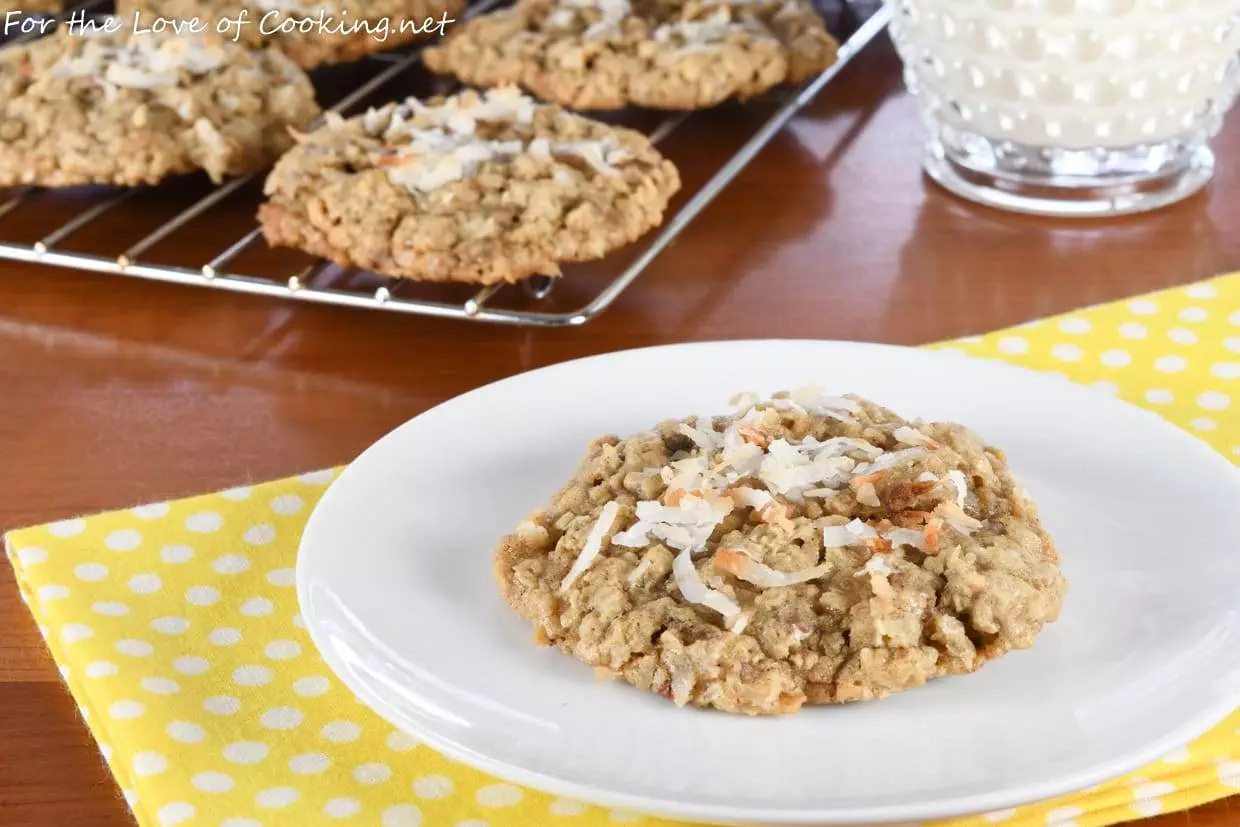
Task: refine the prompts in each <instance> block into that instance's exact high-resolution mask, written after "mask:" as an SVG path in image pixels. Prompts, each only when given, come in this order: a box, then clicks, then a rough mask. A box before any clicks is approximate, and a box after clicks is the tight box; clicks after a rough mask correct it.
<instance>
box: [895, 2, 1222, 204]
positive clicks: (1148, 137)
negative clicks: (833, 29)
mask: <svg viewBox="0 0 1240 827" xmlns="http://www.w3.org/2000/svg"><path fill="white" fill-rule="evenodd" d="M888 4H889V5H890V6H891V7H892V12H893V19H892V34H893V37H894V38H895V41H896V45H897V47H898V49H899V51H900V55H901V57H902V58H903V60H904V63H905V79H906V82H907V84H908V86H909V88H910V89H911V90H912V91H913V92H915V93H916V94H917V95H919V97H920V104H921V107H922V113H923V115H924V118H925V121H926V124H927V127H928V129H929V131H930V135H929V141H928V144H927V151H926V159H925V165H926V169H927V171H928V172H929V173H930V174H931V175H932V176H933V177H934V178H935V179H936V180H938V181H940V183H943V184H944V185H946V186H948V187H949V188H950V189H952V190H954V191H956V192H958V193H959V194H961V195H964V196H966V197H970V198H973V199H974V200H979V201H982V202H984V203H988V204H991V205H993V206H999V207H1005V208H1008V209H1016V210H1021V211H1026V212H1039V213H1050V214H1061V215H1113V214H1117V213H1123V212H1135V211H1138V210H1144V209H1151V208H1153V207H1157V206H1161V205H1163V204H1166V203H1170V202H1172V201H1175V200H1178V199H1180V198H1183V197H1186V196H1187V195H1190V194H1192V193H1193V192H1195V191H1196V190H1197V189H1200V188H1201V186H1203V185H1204V184H1205V183H1206V181H1208V180H1209V178H1210V175H1211V174H1212V172H1213V156H1212V155H1211V154H1210V150H1209V140H1210V139H1211V138H1212V137H1213V136H1214V135H1215V134H1216V133H1217V132H1218V130H1219V128H1220V125H1221V122H1222V118H1223V115H1224V114H1225V113H1226V111H1227V109H1228V108H1229V107H1230V106H1231V104H1232V102H1233V101H1234V99H1235V97H1236V92H1237V88H1238V87H1240V56H1238V54H1237V53H1238V51H1240V0H888Z"/></svg>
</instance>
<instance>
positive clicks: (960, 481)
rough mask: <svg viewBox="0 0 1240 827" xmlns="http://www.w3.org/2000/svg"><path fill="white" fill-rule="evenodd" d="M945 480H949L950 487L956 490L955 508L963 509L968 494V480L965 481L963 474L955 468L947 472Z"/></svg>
mask: <svg viewBox="0 0 1240 827" xmlns="http://www.w3.org/2000/svg"><path fill="white" fill-rule="evenodd" d="M947 478H948V479H949V480H951V483H952V485H953V486H955V488H956V507H957V508H964V498H965V497H966V496H967V495H968V493H969V482H968V480H966V479H965V477H964V474H962V473H960V472H959V471H957V470H956V469H955V468H953V469H952V470H950V471H948V472H947Z"/></svg>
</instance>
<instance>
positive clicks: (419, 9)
mask: <svg viewBox="0 0 1240 827" xmlns="http://www.w3.org/2000/svg"><path fill="white" fill-rule="evenodd" d="M465 2H466V0H366V2H364V3H363V2H358V0H312V2H302V0H253V2H246V0H117V11H118V13H119V14H121V15H123V16H125V17H126V18H127V19H132V18H133V15H134V13H135V12H138V13H140V14H141V15H142V16H143V19H150V18H153V17H166V18H171V19H188V18H192V17H198V18H199V19H201V20H204V21H207V22H209V23H210V25H211V26H212V28H214V27H215V26H216V25H217V24H218V22H219V21H221V20H223V19H225V18H229V19H232V20H236V19H237V18H238V16H239V15H242V14H244V15H246V20H247V21H248V23H247V25H245V26H242V27H241V29H240V31H239V32H238V30H237V28H236V27H230V30H229V33H228V34H229V37H233V36H234V35H236V36H238V37H239V38H240V42H241V43H243V44H245V45H248V46H267V45H271V46H275V47H277V48H279V49H280V50H281V51H282V52H284V53H285V54H286V55H288V56H289V57H291V58H292V59H293V61H294V62H295V63H297V65H299V66H301V67H303V68H306V69H311V68H313V67H315V66H322V65H325V64H330V63H348V62H350V61H354V60H359V59H361V58H363V57H365V56H366V55H368V54H372V53H374V52H381V51H384V50H386V49H393V48H395V47H397V46H400V45H402V44H404V43H409V42H412V41H414V40H422V39H427V38H431V37H437V36H439V35H440V34H441V32H440V27H441V26H442V27H443V28H444V29H445V30H447V29H450V28H451V22H452V21H454V19H455V18H456V17H457V15H458V14H459V13H460V12H461V11H462V10H463V9H464V8H465Z"/></svg>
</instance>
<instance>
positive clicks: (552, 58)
mask: <svg viewBox="0 0 1240 827" xmlns="http://www.w3.org/2000/svg"><path fill="white" fill-rule="evenodd" d="M836 49H837V44H836V42H835V41H834V40H833V39H832V37H831V35H830V34H828V33H827V30H826V27H825V26H824V24H823V20H822V17H821V16H820V15H819V14H818V13H817V12H816V11H815V10H814V8H813V6H812V5H811V4H810V2H808V0H737V2H726V3H725V2H717V0H705V1H703V0H518V2H517V4H516V5H515V6H513V7H511V8H508V9H503V10H501V11H495V12H491V13H490V14H485V15H481V16H479V17H477V18H475V19H473V20H471V21H469V22H467V23H464V24H462V25H460V26H457V27H456V28H455V29H453V30H451V31H450V32H449V34H448V37H447V38H445V40H444V41H443V42H441V43H438V44H435V45H434V46H432V47H431V48H429V49H427V51H426V55H425V61H426V65H427V66H428V67H429V68H430V69H432V70H433V71H436V72H440V73H444V74H452V75H455V76H457V77H458V78H460V79H461V80H462V81H464V82H466V83H469V84H473V85H475V86H494V85H498V84H503V83H515V84H518V85H520V86H522V87H524V88H525V89H527V90H529V91H530V92H531V93H533V94H535V95H537V96H538V97H540V98H542V99H544V100H547V101H552V102H555V103H559V104H562V105H564V106H569V107H572V108H574V109H616V108H620V107H623V106H626V105H629V104H635V105H638V106H647V107H653V108H658V109H701V108H705V107H709V106H714V105H715V104H718V103H721V102H722V101H725V100H728V99H730V98H738V99H741V100H743V99H745V98H749V97H753V96H754V95H758V94H761V93H762V92H765V91H766V90H768V89H771V88H772V87H775V86H778V85H780V84H783V83H799V82H801V81H803V80H806V79H808V78H809V77H812V76H813V75H814V74H816V73H818V72H820V71H822V70H823V69H825V68H826V67H827V66H830V65H831V64H832V63H833V62H834V61H835V56H836Z"/></svg>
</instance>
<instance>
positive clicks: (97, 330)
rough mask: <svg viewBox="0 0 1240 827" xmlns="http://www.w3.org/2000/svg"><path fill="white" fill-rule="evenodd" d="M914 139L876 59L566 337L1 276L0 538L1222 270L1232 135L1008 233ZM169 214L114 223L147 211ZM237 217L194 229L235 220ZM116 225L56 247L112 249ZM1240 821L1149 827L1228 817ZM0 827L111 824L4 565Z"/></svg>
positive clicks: (18, 268)
mask: <svg viewBox="0 0 1240 827" xmlns="http://www.w3.org/2000/svg"><path fill="white" fill-rule="evenodd" d="M746 119H747V115H746V114H745V113H744V112H743V111H741V110H738V109H736V108H730V109H729V108H725V109H724V110H722V111H719V112H715V113H710V114H707V115H703V116H701V117H698V118H696V119H695V120H694V121H693V122H691V123H690V124H689V125H688V126H686V127H685V128H684V129H683V130H682V131H681V132H679V133H677V135H676V136H674V138H673V139H672V140H671V141H670V142H669V145H668V153H669V154H670V155H671V157H673V159H675V160H676V161H677V162H678V163H679V164H680V166H681V167H682V169H683V170H684V173H685V177H686V179H687V180H690V181H700V180H702V179H703V178H704V177H705V176H707V175H708V174H709V173H710V171H711V169H712V166H711V165H712V164H717V163H718V162H719V160H720V159H721V158H723V157H725V156H726V155H727V153H728V152H730V151H731V148H734V146H735V144H736V142H737V141H738V140H740V139H743V137H744V135H745V134H746V132H747V131H748V130H749V129H750V128H751V126H752V124H751V123H748V122H747V120H746ZM919 140H920V131H919V121H918V116H917V113H916V110H915V107H914V104H913V102H912V101H911V100H910V99H909V97H908V96H907V95H905V94H904V92H903V91H902V90H901V88H900V72H899V66H898V63H897V61H896V59H895V57H894V55H893V53H892V51H891V49H890V47H889V46H888V45H887V43H886V42H885V41H884V42H883V43H882V44H880V45H878V46H876V47H875V48H873V49H871V50H870V51H869V52H867V53H866V54H863V55H862V56H861V57H860V58H859V59H858V60H857V61H856V62H855V63H854V64H853V65H852V66H850V67H849V68H848V69H847V70H846V72H845V73H844V75H843V76H842V77H841V82H839V83H836V84H833V86H832V88H831V89H830V90H829V93H827V94H824V95H823V96H822V97H821V98H820V99H819V100H818V101H817V102H816V103H814V104H813V105H812V106H811V107H810V108H809V110H808V111H807V112H805V113H804V114H803V115H802V116H800V117H798V118H797V119H796V120H795V122H794V123H792V124H791V125H790V127H789V128H788V129H787V130H786V131H785V132H784V133H783V134H781V135H780V136H779V137H778V138H777V139H776V140H775V141H774V142H773V143H772V144H771V145H770V146H769V147H768V148H767V149H766V150H765V151H764V152H763V153H762V154H761V155H760V156H759V157H758V159H757V160H756V161H755V162H754V163H753V165H752V166H751V167H749V168H748V169H747V170H746V171H745V172H744V173H743V174H742V175H741V176H740V178H739V179H738V180H736V181H735V183H734V184H733V185H732V186H731V187H730V188H729V189H728V190H727V191H725V192H724V193H723V195H722V196H720V198H719V199H718V200H717V201H716V202H715V203H714V204H712V205H711V206H710V207H709V208H708V209H707V210H706V211H705V212H704V213H703V214H702V215H701V216H700V218H699V220H698V221H697V222H695V223H694V224H693V225H692V226H691V228H690V229H689V230H688V231H687V232H686V233H685V234H684V236H683V237H682V238H681V239H680V240H679V241H678V242H677V243H676V244H675V245H674V246H673V247H672V248H671V249H670V250H668V251H667V252H666V253H665V254H664V255H663V256H662V257H660V258H659V259H658V260H657V261H656V262H655V264H654V265H653V266H652V267H651V268H650V270H649V271H648V272H647V273H646V274H645V275H644V276H643V277H642V278H641V279H640V280H639V281H638V282H637V283H636V284H635V285H634V286H633V287H632V288H631V289H630V290H629V291H628V292H626V293H625V294H624V295H623V296H622V297H621V298H620V300H619V301H618V302H617V303H616V305H615V306H614V307H613V308H612V309H611V310H609V311H608V312H607V313H605V314H604V315H603V316H601V317H600V318H598V319H597V320H596V321H594V322H592V323H590V324H588V325H586V326H584V327H581V328H577V329H565V330H524V329H508V328H496V327H484V326H480V325H476V324H469V323H462V322H456V321H438V320H433V319H423V318H415V317H401V316H396V315H394V314H380V313H373V312H367V311H351V310H341V309H334V308H328V307H315V306H306V305H300V304H297V305H294V304H292V303H287V302H282V301H278V300H272V299H265V298H258V297H246V296H237V295H228V294H224V293H218V292H214V291H206V290H201V289H195V288H189V287H176V286H169V285H161V284H153V283H139V282H136V281H131V280H127V279H122V278H115V277H109V276H103V275H92V274H88V273H77V272H70V271H66V270H54V269H48V268H42V267H38V266H25V265H16V264H7V263H5V264H0V468H2V473H0V528H12V527H15V526H20V525H25V524H31V523H37V522H43V521H48V520H51V519H54V518H59V517H65V516H68V515H73V514H81V513H84V512H92V511H98V510H102V509H109V508H114V507H121V506H128V505H133V504H136V503H139V502H145V501H152V500H157V499H163V498H168V497H176V496H178V495H188V494H194V493H200V492H203V491H207V490H212V489H218V488H222V487H226V486H229V485H235V484H239V483H243V482H246V481H258V480H264V479H269V478H273V477H278V476H281V475H285V474H290V473H293V472H297V471H301V470H305V469H310V468H318V467H322V466H327V465H333V464H337V463H343V462H346V461H348V460H349V458H350V457H352V456H354V455H355V454H357V453H358V452H359V451H360V450H361V449H363V448H364V447H365V446H366V445H368V444H369V443H370V442H371V441H373V440H374V439H376V438H377V437H379V436H381V435H382V434H383V433H385V432H386V431H388V430H389V429H391V428H392V427H394V426H396V425H397V424H399V423H401V422H403V421H404V420H406V419H408V418H409V417H411V416H413V415H415V414H417V413H419V412H421V411H424V410H426V409H427V408H429V407H431V406H432V405H435V404H437V403H439V402H442V401H443V400H445V399H447V398H449V397H451V396H453V395H456V394H459V393H461V392H464V391H467V390H469V389H471V388H474V387H477V386H478V385H480V384H483V383H485V382H490V381H492V380H495V379H499V378H502V377H505V376H510V375H512V374H514V373H517V372H520V371H523V370H527V369H529V368H534V367H538V366H541V365H546V364H550V363H553V362H558V361H561V360H564V359H570V358H574V357H578V356H585V355H590V354H595V353H602V352H606V351H611V350H616V349H621V348H630V347H638V346H642V345H651V344H659V343H667V342H680V341H690V340H706V339H733V338H743V337H821V338H838V339H858V340H866V341H878V342H894V343H902V344H921V343H925V342H931V341H935V340H939V339H945V338H951V337H956V336H962V335H966V334H971V333H979V332H983V331H988V330H993V329H995V328H999V327H1004V326H1006V325H1010V324H1014V323H1017V322H1021V321H1025V320H1028V319H1031V318H1034V317H1038V316H1044V315H1047V314H1051V313H1057V312H1061V311H1065V310H1068V309H1071V308H1076V307H1080V306H1082V305H1086V304H1092V303H1096V302H1103V301H1108V300H1112V299H1117V298H1120V297H1123V296H1129V295H1132V294H1135V293H1141V292H1144V291H1148V290H1153V289H1157V288H1161V287H1167V286H1170V285H1176V284H1182V283H1185V282H1190V281H1193V280H1197V279H1201V278H1204V277H1207V276H1210V275H1214V274H1217V273H1221V272H1224V271H1228V270H1235V269H1240V119H1237V118H1233V119H1232V120H1231V121H1230V123H1229V124H1228V126H1227V128H1226V130H1225V131H1224V134H1223V135H1222V136H1221V138H1220V139H1219V141H1218V150H1219V156H1220V158H1219V160H1220V165H1219V174H1218V177H1217V179H1216V181H1215V182H1214V184H1213V186H1212V187H1211V189H1210V190H1209V191H1208V192H1207V193H1205V194H1203V195H1201V196H1198V197H1196V198H1194V199H1192V200H1190V201H1187V202H1185V203H1183V204H1180V205H1178V206H1176V207H1173V208H1170V209H1167V210H1165V211H1163V212H1159V213H1155V214H1152V215H1147V216H1138V217H1131V218H1125V219H1118V220H1105V221H1096V222H1078V223H1069V222H1063V221H1054V220H1040V219H1034V218H1026V217H1020V216H1015V215H1007V214H1002V213H996V212H992V211H990V210H987V209H984V208H981V207H975V206H972V205H970V204H967V203H964V202H962V201H959V200H957V199H955V198H953V197H951V196H949V195H946V194H944V193H943V192H941V191H939V190H937V189H935V187H934V186H933V185H932V184H930V183H929V182H927V181H926V180H925V179H923V177H922V175H921V174H920V171H919V168H918V152H919V150H918V145H919ZM163 197H164V196H163V195H158V196H156V197H155V198H154V201H153V202H151V203H146V204H143V203H137V204H136V205H135V206H134V207H133V209H132V211H130V212H126V211H124V210H122V211H121V212H120V213H118V215H119V216H120V217H121V218H122V219H125V220H132V221H134V222H138V221H140V220H141V219H143V218H149V217H150V216H151V215H152V214H154V213H151V212H150V211H152V210H155V211H158V209H159V205H160V203H161V200H160V199H161V198H163ZM152 203H153V204H154V206H152ZM71 207H72V205H70V206H68V207H67V206H66V204H65V202H64V201H63V200H62V201H57V202H53V203H48V204H46V205H44V206H41V207H37V208H35V209H33V211H29V212H28V211H24V210H23V211H20V212H18V213H16V214H10V215H9V216H6V217H4V218H0V236H3V237H6V238H13V237H16V236H23V237H24V236H29V235H31V234H35V235H36V237H37V232H38V228H37V226H36V225H39V226H41V225H44V224H46V223H47V222H48V221H52V220H54V218H55V216H56V215H58V214H61V212H63V211H66V210H68V211H70V212H71ZM247 209H248V208H247ZM247 209H240V208H239V209H235V210H232V211H228V210H226V211H224V212H223V213H222V214H220V215H217V216H213V217H212V218H211V219H210V222H212V226H216V227H219V228H221V229H228V228H231V227H232V226H234V225H235V226H243V225H244V224H245V222H246V221H248V217H249V214H248V211H247ZM144 211H145V212H144ZM122 223H123V222H122ZM123 230H124V227H123V226H119V225H114V226H113V228H112V229H108V228H106V227H105V228H101V229H97V230H92V232H87V233H84V234H83V235H82V236H80V237H77V238H76V239H75V241H77V242H78V243H80V244H81V245H84V248H85V249H93V248H94V247H98V248H99V249H100V250H105V249H111V248H112V247H114V246H115V244H116V243H123V242H117V240H116V234H117V233H120V232H121V231H123ZM109 245H111V247H110V246H109ZM174 246H175V249H173V250H171V252H170V253H169V255H173V256H178V257H179V256H184V257H185V259H186V260H194V259H197V260H199V261H201V260H205V259H206V258H209V257H210V255H212V254H214V253H215V252H217V251H218V248H217V247H215V246H212V244H211V243H210V242H208V241H207V240H205V239H204V238H202V237H199V236H197V235H196V234H191V235H190V236H189V237H184V238H180V239H178V241H177V242H176V244H175V245H174ZM273 261H275V262H277V263H278V262H280V261H287V259H280V258H278V257H277V258H274V259H273ZM292 269H294V268H291V267H290V272H291V271H292ZM564 289H565V290H568V291H570V292H569V295H570V297H571V295H572V294H571V288H570V286H569V285H568V284H566V285H565V286H564ZM1238 801H1240V799H1237V798H1233V799H1230V800H1227V801H1224V802H1220V803H1216V804H1213V805H1210V806H1206V807H1201V808H1198V809H1196V810H1193V811H1190V812H1188V813H1182V814H1178V815H1172V816H1164V817H1161V818H1157V819H1154V820H1152V821H1150V822H1148V823H1149V824H1151V825H1155V824H1157V825H1161V826H1162V827H1169V826H1170V825H1189V824H1192V825H1195V826H1196V827H1224V825H1236V824H1240V804H1238V803H1237V802H1238ZM0 823H2V824H4V825H6V827H17V825H57V827H59V825H68V824H72V825H74V827H96V826H99V827H102V825H113V826H114V825H124V824H128V823H130V816H129V815H128V814H127V811H126V808H125V806H124V804H123V802H122V801H121V800H120V797H119V794H118V792H117V790H116V789H115V787H114V785H113V783H112V781H111V779H110V777H109V776H108V774H107V771H106V769H105V767H104V765H103V763H102V761H101V760H100V759H99V757H98V755H97V753H96V751H95V749H94V746H93V744H92V742H91V741H90V740H89V738H88V736H87V734H86V731H85V729H84V728H83V727H82V726H80V725H79V723H78V721H77V719H76V715H75V712H74V708H73V705H72V703H71V701H70V699H69V698H68V696H67V695H66V694H65V692H64V691H63V689H62V687H61V684H60V682H59V679H58V676H57V673H56V670H55V668H54V667H53V665H52V663H51V661H50V659H49V658H48V656H47V655H46V654H45V652H44V650H43V647H42V645H41V643H40V641H39V639H38V636H37V633H36V631H35V628H34V625H33V624H32V623H31V621H30V619H29V618H28V616H27V615H26V613H25V610H24V608H23V606H22V604H21V603H20V602H19V600H18V598H17V593H16V589H15V586H14V583H13V579H12V573H11V571H10V570H9V569H8V567H7V566H0Z"/></svg>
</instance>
